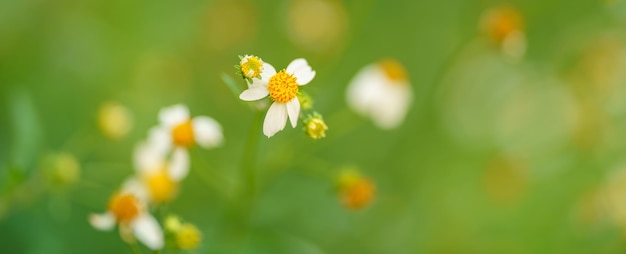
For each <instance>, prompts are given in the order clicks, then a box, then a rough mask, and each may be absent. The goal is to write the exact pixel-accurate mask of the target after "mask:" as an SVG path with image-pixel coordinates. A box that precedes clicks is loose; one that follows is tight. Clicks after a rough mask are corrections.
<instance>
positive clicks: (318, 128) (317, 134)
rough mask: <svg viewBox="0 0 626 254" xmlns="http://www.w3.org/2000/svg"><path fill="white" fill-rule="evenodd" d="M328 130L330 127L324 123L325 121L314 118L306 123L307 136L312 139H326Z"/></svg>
mask: <svg viewBox="0 0 626 254" xmlns="http://www.w3.org/2000/svg"><path fill="white" fill-rule="evenodd" d="M326 130H328V126H326V123H324V120H322V119H320V118H317V117H314V118H311V119H310V120H309V121H307V123H306V134H307V135H308V136H309V137H311V138H312V139H321V138H323V137H326Z"/></svg>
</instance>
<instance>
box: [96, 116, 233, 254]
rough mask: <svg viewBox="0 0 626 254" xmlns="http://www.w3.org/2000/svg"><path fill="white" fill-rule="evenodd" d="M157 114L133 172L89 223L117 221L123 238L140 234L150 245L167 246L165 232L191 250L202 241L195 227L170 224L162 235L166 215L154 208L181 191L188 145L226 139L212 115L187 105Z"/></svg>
mask: <svg viewBox="0 0 626 254" xmlns="http://www.w3.org/2000/svg"><path fill="white" fill-rule="evenodd" d="M158 118H159V125H158V126H156V127H153V128H152V129H150V131H149V133H148V138H147V140H145V141H143V142H140V143H139V144H138V145H137V146H136V147H135V151H134V154H133V161H134V168H135V173H134V174H133V175H132V176H130V177H128V178H127V179H126V180H125V181H124V182H123V184H122V185H121V187H120V188H119V190H117V191H116V192H115V193H114V194H113V195H112V196H111V198H110V199H109V202H108V205H107V209H106V212H104V213H102V214H92V215H91V216H90V217H89V222H90V223H91V224H92V226H93V227H95V228H96V229H99V230H107V231H108V230H111V229H113V228H114V227H115V225H116V224H117V225H118V229H119V231H120V235H121V237H122V239H123V240H124V241H126V242H128V243H129V244H133V243H134V242H135V239H137V240H138V241H139V242H141V243H143V244H144V245H145V246H147V247H148V248H150V249H152V250H160V249H162V248H164V247H165V243H166V241H165V239H164V237H166V236H172V237H174V238H175V239H177V240H176V241H173V243H175V246H173V247H176V248H179V249H183V250H188V249H193V248H195V247H197V246H198V245H199V244H200V241H201V234H200V232H199V230H198V229H197V228H196V227H195V226H193V225H192V224H188V223H186V224H184V225H183V226H181V227H180V228H174V227H171V226H170V227H169V228H167V230H168V232H170V233H173V234H164V232H163V230H162V227H161V224H160V223H159V221H164V220H165V223H168V222H167V221H168V220H166V219H165V218H157V217H155V216H154V215H153V212H155V211H157V210H158V209H159V207H162V206H164V205H167V204H168V203H169V202H171V201H172V200H173V199H174V198H175V197H176V196H177V195H178V190H179V185H180V184H181V182H182V180H184V178H185V177H186V176H187V174H188V173H189V167H190V156H189V152H188V150H189V149H191V148H192V147H194V146H196V145H198V146H201V147H204V148H214V147H217V146H219V145H220V144H221V143H222V142H223V134H222V128H221V126H220V124H219V123H218V122H217V121H215V120H214V119H213V118H210V117H207V116H197V117H194V118H192V117H191V116H190V114H189V110H188V109H187V107H186V106H184V105H174V106H171V107H167V108H164V109H162V110H161V111H160V112H159V117H158ZM169 224H172V222H171V219H170V222H169Z"/></svg>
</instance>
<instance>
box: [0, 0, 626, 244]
mask: <svg viewBox="0 0 626 254" xmlns="http://www.w3.org/2000/svg"><path fill="white" fill-rule="evenodd" d="M506 3H508V4H511V5H512V6H514V7H515V8H517V9H518V10H519V12H520V13H521V15H522V16H523V18H524V19H525V30H524V32H525V34H526V38H527V45H528V47H527V48H528V49H527V52H526V55H525V56H524V57H523V58H522V59H518V60H511V59H508V58H507V57H505V56H503V55H502V53H500V52H499V51H498V50H496V48H495V47H493V45H492V44H490V43H489V41H488V39H487V38H486V37H485V36H484V34H481V32H480V29H479V22H480V19H481V15H483V13H484V12H485V11H486V10H487V9H489V8H491V7H495V6H499V5H501V4H505V2H502V1H485V0H483V1H476V0H471V1H470V0H445V1H382V0H357V1H355V0H350V1H339V0H306V1H305V0H279V1H251V0H250V1H245V0H232V1H229V0H215V1H199V0H192V1H171V3H170V1H166V2H158V1H157V2H155V1H126V0H109V1H96V0H56V1H45V0H3V1H0V116H1V117H0V253H127V252H128V253H129V252H130V251H129V250H128V247H127V246H125V244H124V242H123V241H122V240H121V239H120V237H119V235H118V233H117V232H100V231H97V230H95V229H93V228H92V227H91V226H90V225H89V223H88V222H87V217H88V215H89V214H90V213H93V212H102V211H104V209H105V208H106V203H107V201H108V198H109V196H110V195H111V193H113V192H114V191H115V190H116V189H117V188H118V186H119V185H120V183H121V181H122V180H123V179H124V178H125V177H126V176H128V175H130V174H131V173H132V172H133V166H132V151H133V148H134V145H135V144H136V143H137V142H139V141H141V140H142V139H144V138H145V137H146V136H147V130H148V129H149V128H150V127H151V126H154V125H156V124H157V123H158V122H157V120H158V119H157V113H158V111H159V110H160V109H161V108H163V107H166V106H170V105H173V104H176V103H184V104H186V105H188V106H189V108H190V111H191V114H192V115H194V116H195V115H208V116H211V117H213V118H215V119H216V120H217V121H219V122H220V123H221V124H222V126H223V128H224V135H225V143H224V145H223V146H222V147H220V148H217V149H212V150H204V149H200V148H195V149H193V150H192V151H191V154H192V162H191V164H192V168H191V173H190V175H189V177H188V178H186V179H185V180H184V182H183V183H182V188H181V190H180V193H179V195H178V198H177V199H176V200H175V201H174V202H173V203H172V204H171V205H170V206H169V208H168V210H169V211H170V212H172V213H175V214H178V215H180V216H181V217H182V218H184V219H185V220H186V221H189V222H192V223H194V224H195V225H197V226H198V227H199V228H200V230H201V231H202V232H203V243H202V246H201V247H200V248H199V249H198V250H196V251H195V253H623V252H625V251H626V246H625V244H624V239H625V238H624V232H625V231H626V228H624V226H626V224H625V223H623V220H620V219H619V218H621V217H624V216H626V215H622V214H619V211H622V212H624V211H626V209H622V210H620V209H610V207H615V206H618V207H619V206H620V204H619V203H618V204H615V202H612V201H614V200H618V201H619V200H620V198H619V197H624V198H623V202H624V205H626V186H625V187H621V186H622V185H623V184H619V181H617V180H615V181H614V180H613V178H612V176H615V175H616V174H617V173H615V172H619V170H620V169H622V168H624V167H625V165H626V164H625V161H624V159H623V157H624V155H625V154H626V153H625V152H626V132H624V129H625V127H626V1H624V0H615V1H599V0H598V1H591V0H589V1H587V0H579V1H557V0H551V1H545V0H532V1H521V0H519V1H510V2H506ZM243 54H255V55H258V56H261V57H262V58H263V60H265V61H267V62H270V63H272V64H273V65H274V66H277V67H280V66H286V65H287V64H288V63H289V62H290V61H291V60H292V59H294V58H297V57H304V58H306V59H307V60H308V61H309V63H310V65H311V66H312V67H313V69H314V70H316V71H317V76H316V78H315V79H314V80H313V81H312V82H311V83H310V84H309V85H307V86H306V91H307V92H308V93H309V94H311V96H313V98H314V99H315V107H316V109H317V111H319V112H320V113H322V114H323V115H324V117H325V120H326V123H327V124H328V126H329V131H328V133H327V138H326V139H322V140H319V141H312V140H310V139H308V138H307V137H306V136H304V135H303V133H302V131H301V128H300V126H299V127H298V128H296V129H292V128H290V127H287V128H285V130H284V131H282V132H280V133H278V134H277V135H276V136H274V137H272V138H271V139H267V138H265V137H264V136H262V131H261V129H260V128H259V129H258V131H257V132H256V134H257V135H258V136H260V141H259V153H258V160H257V162H256V163H255V169H256V170H257V174H258V179H257V180H258V195H257V199H256V202H255V204H254V206H253V207H252V208H251V210H250V211H249V213H250V214H251V215H250V216H251V218H250V219H249V220H241V219H240V217H238V216H237V214H238V213H240V211H237V210H236V208H233V207H232V205H231V202H232V199H233V196H235V194H234V193H235V192H236V190H237V188H238V186H239V185H240V184H241V182H242V181H241V179H242V176H241V175H240V172H239V171H240V167H241V165H242V158H243V154H244V147H245V146H246V140H247V136H248V133H249V131H250V126H251V125H253V124H252V123H253V121H254V118H255V113H254V112H253V111H251V110H250V107H249V106H248V105H247V104H245V103H243V102H241V101H240V100H239V99H238V98H237V97H236V96H235V95H233V94H232V92H231V91H230V90H229V88H228V87H227V86H226V85H225V83H224V81H223V80H222V79H221V75H222V74H223V73H226V74H227V75H230V76H231V77H233V78H235V74H234V73H235V70H234V69H233V67H232V66H233V65H235V64H237V63H238V58H237V55H243ZM381 58H394V59H397V60H398V61H400V62H401V63H403V64H404V65H405V67H406V69H407V71H408V73H409V77H410V81H411V84H412V87H413V92H414V96H413V97H414V101H413V104H412V107H411V109H410V110H409V113H408V115H407V118H406V121H405V122H404V124H403V125H402V126H401V127H399V128H397V129H395V130H391V131H383V130H380V129H378V128H376V127H375V126H374V125H373V124H372V123H371V121H369V120H367V119H364V118H361V117H359V116H358V115H356V114H354V113H352V112H351V111H350V110H349V109H348V108H347V106H346V102H345V100H344V98H345V89H346V86H347V84H348V82H349V81H350V79H351V78H352V77H353V76H354V74H356V72H357V71H358V70H359V69H360V68H362V67H363V66H365V65H367V64H370V63H372V62H375V61H378V60H379V59H381ZM240 85H241V89H243V88H244V84H243V82H242V83H241V84H240ZM108 101H115V102H117V103H120V104H122V105H124V106H125V107H127V108H128V110H129V111H130V112H131V115H132V123H133V125H132V129H131V130H130V132H129V133H128V135H125V136H124V137H123V138H121V139H110V138H107V137H106V136H105V135H103V133H102V132H101V131H100V130H99V127H98V122H97V119H98V111H99V109H100V107H101V105H103V103H105V102H108ZM58 153H67V154H71V155H72V156H74V157H75V159H76V160H77V161H78V163H79V165H80V179H79V180H77V181H76V182H74V183H72V184H58V183H54V181H52V183H51V180H50V176H49V174H48V173H46V172H48V171H46V168H48V165H47V163H48V162H47V161H48V160H47V159H46V158H50V156H54V154H58ZM346 166H348V167H357V168H359V169H360V170H361V172H363V174H364V175H366V176H368V177H370V178H371V179H373V180H374V181H375V182H376V186H377V190H378V192H377V196H376V200H375V201H374V203H373V204H372V205H371V206H370V207H368V208H366V209H364V210H360V211H351V210H348V209H346V208H344V207H342V206H341V204H340V202H339V200H338V197H337V194H336V192H335V185H334V184H335V183H334V177H335V175H336V174H337V173H338V172H339V170H340V169H341V168H342V167H346ZM617 175H618V174H617ZM615 182H618V184H615ZM625 183H626V182H625ZM607 186H608V187H607ZM620 187H621V188H620ZM607 196H609V197H611V198H606V197H607ZM614 197H618V198H614ZM607 200H608V201H607ZM607 207H608V208H607ZM616 210H617V212H616ZM616 213H617V214H616ZM616 218H617V219H616ZM165 253H168V251H166V252H165Z"/></svg>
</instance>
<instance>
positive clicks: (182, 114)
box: [148, 104, 224, 157]
mask: <svg viewBox="0 0 626 254" xmlns="http://www.w3.org/2000/svg"><path fill="white" fill-rule="evenodd" d="M159 121H160V125H159V126H157V127H155V128H152V129H151V130H150V134H149V135H150V138H149V141H148V143H150V144H149V145H150V146H153V147H154V148H153V149H155V151H156V152H157V153H163V154H167V153H168V152H169V151H170V150H171V149H172V148H173V150H174V152H173V153H174V154H180V153H187V148H190V147H191V146H193V145H194V144H198V145H200V146H202V147H204V148H213V147H216V146H219V145H220V144H221V143H222V141H223V139H224V137H223V135H222V127H221V126H220V124H219V123H218V122H217V121H215V120H214V119H213V118H211V117H208V116H196V117H194V118H193V119H192V118H191V117H190V116H189V110H188V109H187V107H186V106H185V105H182V104H177V105H174V106H170V107H167V108H163V109H161V111H160V112H159ZM186 156H187V157H188V155H186Z"/></svg>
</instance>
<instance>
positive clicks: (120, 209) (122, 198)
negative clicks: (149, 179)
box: [89, 179, 164, 250]
mask: <svg viewBox="0 0 626 254" xmlns="http://www.w3.org/2000/svg"><path fill="white" fill-rule="evenodd" d="M145 198H146V193H145V192H144V188H143V187H142V186H141V183H139V182H137V181H136V180H135V179H129V180H127V181H126V182H125V183H124V185H123V186H122V188H121V190H120V191H119V192H118V193H116V194H114V195H113V196H112V197H111V199H110V200H109V205H108V207H107V211H106V212H104V213H102V214H91V215H90V216H89V223H90V224H91V225H92V226H93V227H94V228H96V229H98V230H103V231H109V230H111V229H113V227H115V224H117V225H118V226H119V231H120V234H121V236H122V239H124V240H125V241H129V240H131V239H133V236H134V237H135V238H137V240H139V241H140V242H141V243H143V244H144V245H146V246H147V247H148V248H150V249H152V250H159V249H162V248H163V244H164V242H163V230H162V229H161V226H160V225H159V222H158V221H157V220H156V219H155V218H154V217H153V216H152V215H151V214H150V213H148V210H147V206H146V202H145ZM131 233H132V234H131Z"/></svg>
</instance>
